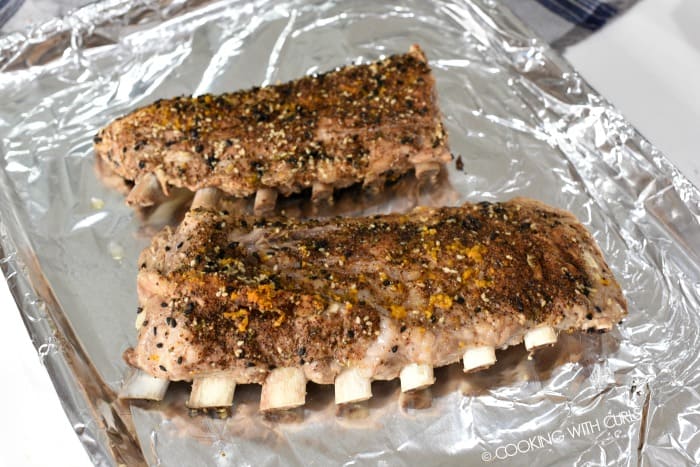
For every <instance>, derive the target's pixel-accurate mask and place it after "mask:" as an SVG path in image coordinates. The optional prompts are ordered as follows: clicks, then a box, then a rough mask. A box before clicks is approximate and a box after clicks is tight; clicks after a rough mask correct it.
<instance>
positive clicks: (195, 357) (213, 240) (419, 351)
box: [125, 198, 627, 405]
mask: <svg viewBox="0 0 700 467" xmlns="http://www.w3.org/2000/svg"><path fill="white" fill-rule="evenodd" d="M138 296H139V301H140V313H139V319H138V320H137V323H138V324H137V327H138V329H139V337H138V343H137V344H136V346H135V347H134V348H132V349H129V350H127V351H126V353H125V359H126V360H127V362H128V363H129V364H131V365H132V366H134V367H137V368H139V369H141V370H142V371H143V372H145V373H148V374H150V375H153V376H156V377H158V378H162V379H168V380H193V379H194V380H197V379H200V380H201V379H202V378H204V379H205V380H206V381H209V380H207V378H209V377H221V376H224V377H225V378H227V380H229V381H232V382H235V383H264V382H265V380H266V378H268V376H270V377H272V376H271V375H272V374H273V370H274V369H277V370H280V369H284V371H288V370H289V369H290V368H291V369H294V370H293V371H291V373H290V375H291V376H290V378H291V377H292V376H293V377H294V378H297V379H301V381H302V382H304V381H305V380H310V381H314V382H316V383H321V384H331V383H333V382H334V381H336V386H337V385H338V384H337V382H338V381H344V382H349V383H348V384H351V385H352V386H353V387H354V388H355V389H353V390H356V389H357V388H358V387H362V385H364V388H365V389H363V391H364V393H365V394H371V392H368V391H370V390H369V381H370V380H373V379H374V380H386V379H393V378H396V377H397V376H399V375H401V379H402V385H403V383H404V379H405V380H406V381H407V384H409V389H412V388H413V387H410V381H416V378H418V380H420V381H423V382H424V383H425V384H424V385H427V384H430V383H431V382H432V367H438V366H442V365H447V364H450V363H453V362H456V361H458V360H459V359H460V358H462V357H464V358H465V362H464V363H465V370H473V369H478V368H479V367H483V366H488V365H490V364H493V362H495V356H494V353H493V350H494V349H495V348H503V347H506V346H511V345H516V344H519V343H520V342H522V341H523V339H525V341H526V346H527V347H528V348H533V347H537V346H538V345H541V344H542V343H553V342H554V341H555V340H556V333H557V332H561V331H578V330H589V331H594V330H599V331H604V330H609V329H611V328H612V326H613V325H614V323H617V322H618V321H619V320H620V319H621V318H622V317H623V316H624V315H625V314H626V313H627V310H626V308H627V306H626V302H625V299H624V297H623V295H622V292H621V290H620V286H619V285H618V283H617V282H616V281H615V279H614V277H613V275H612V273H611V271H610V269H609V267H608V266H607V264H606V263H605V260H604V258H603V256H602V254H601V252H600V250H599V248H598V247H597V245H596V244H595V242H594V240H593V238H592V237H591V235H590V234H589V233H588V231H587V230H586V229H585V228H584V227H583V226H582V225H581V224H580V223H579V222H578V221H577V220H576V219H575V217H574V216H573V215H572V214H570V213H568V212H565V211H562V210H558V209H555V208H552V207H549V206H547V205H544V204H542V203H540V202H537V201H534V200H530V199H525V198H517V199H513V200H511V201H508V202H504V203H488V202H482V203H478V204H465V205H463V206H461V207H445V208H439V209H432V208H417V209H415V210H413V211H411V212H409V213H407V214H391V215H381V216H373V217H363V218H342V219H341V218H334V219H327V220H307V221H299V220H292V219H269V220H266V219H262V218H255V217H243V218H240V217H237V216H235V215H233V214H232V213H228V212H226V211H220V210H214V209H207V208H197V209H194V210H192V211H190V212H189V213H188V214H187V216H186V217H185V219H184V221H183V222H182V223H181V225H180V226H179V227H178V228H177V229H176V230H172V229H170V228H166V229H165V230H164V231H163V232H162V233H160V234H159V235H158V236H156V237H155V238H154V240H153V243H152V245H151V246H150V247H149V248H147V249H146V250H145V251H144V252H143V253H142V254H141V257H140V272H139V274H138ZM528 339H529V340H530V342H528ZM472 358H473V359H476V360H474V362H475V363H474V364H473V365H471V364H470V365H468V361H467V360H470V359H472ZM341 373H342V376H341V377H339V375H341ZM300 375H301V376H300ZM286 377H287V376H281V373H279V372H278V373H276V374H275V378H276V379H280V378H282V379H284V378H286ZM336 378H338V379H337V380H336ZM202 381H204V380H202ZM195 382H196V381H195ZM416 387H417V386H416ZM302 389H303V387H302ZM264 392H265V390H263V393H264ZM302 394H303V392H302ZM336 397H338V389H337V388H336ZM342 397H344V396H342V394H341V398H342ZM348 397H351V396H348ZM366 397H368V396H366ZM366 397H365V398H366ZM302 403H303V402H302ZM297 405H298V404H297Z"/></svg>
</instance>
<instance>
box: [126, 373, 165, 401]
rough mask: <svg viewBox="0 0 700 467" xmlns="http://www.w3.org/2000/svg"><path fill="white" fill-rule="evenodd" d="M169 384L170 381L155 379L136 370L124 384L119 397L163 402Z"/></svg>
mask: <svg viewBox="0 0 700 467" xmlns="http://www.w3.org/2000/svg"><path fill="white" fill-rule="evenodd" d="M168 384H170V381H168V380H167V379H163V378H154V377H153V376H151V375H149V374H148V373H146V372H144V371H141V370H136V371H134V372H133V373H132V374H131V376H129V378H128V379H127V380H126V382H125V383H124V386H123V387H122V390H121V392H120V393H119V397H120V398H121V399H147V400H152V401H159V400H163V397H164V396H165V391H167V389H168Z"/></svg>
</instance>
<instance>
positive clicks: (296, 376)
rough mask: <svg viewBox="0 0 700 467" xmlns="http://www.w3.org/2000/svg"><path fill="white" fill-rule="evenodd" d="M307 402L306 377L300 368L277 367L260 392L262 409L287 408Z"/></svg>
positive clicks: (268, 376)
mask: <svg viewBox="0 0 700 467" xmlns="http://www.w3.org/2000/svg"><path fill="white" fill-rule="evenodd" d="M305 402H306V377H305V376H304V372H303V371H302V370H301V369H300V368H294V367H286V368H275V369H274V370H272V371H271V372H270V374H269V375H267V379H266V380H265V383H263V387H262V392H261V393H260V410H261V411H263V412H265V411H268V410H286V409H293V408H294V407H299V406H301V405H304V403H305Z"/></svg>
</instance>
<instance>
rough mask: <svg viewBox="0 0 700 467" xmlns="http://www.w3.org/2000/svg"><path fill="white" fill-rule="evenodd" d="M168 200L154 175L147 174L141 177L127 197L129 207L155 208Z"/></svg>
mask: <svg viewBox="0 0 700 467" xmlns="http://www.w3.org/2000/svg"><path fill="white" fill-rule="evenodd" d="M166 198H167V195H166V194H165V193H163V190H162V188H161V186H160V182H159V181H158V177H156V175H155V174H153V173H147V174H145V175H144V176H143V177H141V178H140V179H139V180H138V181H137V182H136V185H134V188H132V189H131V191H130V192H129V195H128V196H127V197H126V204H128V205H129V206H142V207H147V206H153V205H157V204H160V203H162V202H163V201H165V199H166Z"/></svg>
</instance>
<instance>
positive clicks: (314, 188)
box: [311, 182, 333, 202]
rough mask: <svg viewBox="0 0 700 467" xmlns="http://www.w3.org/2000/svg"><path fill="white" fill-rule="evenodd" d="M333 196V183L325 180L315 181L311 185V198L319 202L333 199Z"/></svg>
mask: <svg viewBox="0 0 700 467" xmlns="http://www.w3.org/2000/svg"><path fill="white" fill-rule="evenodd" d="M332 197H333V185H329V184H328V183H323V182H314V184H313V185H311V200H312V201H314V202H319V201H321V200H324V199H331V198H332Z"/></svg>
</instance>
